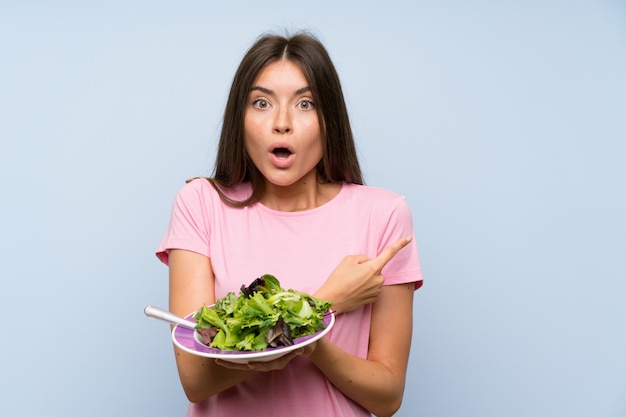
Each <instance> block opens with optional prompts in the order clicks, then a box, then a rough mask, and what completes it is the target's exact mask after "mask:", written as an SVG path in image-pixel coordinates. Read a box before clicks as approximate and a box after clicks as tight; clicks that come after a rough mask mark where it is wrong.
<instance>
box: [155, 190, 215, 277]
mask: <svg viewBox="0 0 626 417" xmlns="http://www.w3.org/2000/svg"><path fill="white" fill-rule="evenodd" d="M202 185H203V184H202V181H192V182H189V183H188V184H185V185H184V186H183V187H182V188H181V189H180V190H179V192H178V193H177V195H176V198H175V199H174V203H173V205H172V212H171V217H170V223H169V226H168V227H167V229H166V231H165V234H164V236H163V238H162V239H161V242H160V244H159V246H158V247H157V251H156V256H157V258H158V259H159V260H160V261H161V262H163V263H164V264H166V265H168V264H169V251H170V250H171V249H184V250H188V251H192V252H196V253H199V254H202V255H205V256H209V237H210V230H209V226H208V225H209V223H208V221H207V218H208V216H209V212H208V205H207V195H206V187H202Z"/></svg>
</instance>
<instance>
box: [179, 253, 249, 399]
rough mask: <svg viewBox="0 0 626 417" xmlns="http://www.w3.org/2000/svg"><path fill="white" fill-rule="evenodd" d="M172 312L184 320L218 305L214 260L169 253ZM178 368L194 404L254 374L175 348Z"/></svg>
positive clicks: (185, 388)
mask: <svg viewBox="0 0 626 417" xmlns="http://www.w3.org/2000/svg"><path fill="white" fill-rule="evenodd" d="M169 271H170V272H169V275H170V288H169V309H170V311H171V312H173V313H174V314H177V315H179V316H181V317H184V316H186V315H187V314H189V313H190V312H192V311H196V310H197V309H199V308H200V307H201V306H202V305H211V304H213V303H214V302H215V288H214V280H215V276H214V274H213V268H212V267H211V260H210V259H209V258H207V257H206V256H203V255H200V254H198V253H195V252H190V251H185V250H178V249H173V250H170V252H169ZM174 351H175V354H176V366H177V367H178V375H179V377H180V381H181V384H182V386H183V390H184V391H185V394H186V395H187V398H188V399H189V401H191V402H200V401H202V400H205V399H206V398H208V397H210V396H211V395H213V394H216V393H218V392H220V391H223V390H225V389H227V388H230V387H232V386H233V385H236V384H237V383H239V382H241V381H243V380H244V379H246V378H248V377H249V376H251V375H253V374H254V372H252V371H249V370H248V371H245V370H233V369H227V368H224V367H222V366H219V365H217V364H216V363H215V360H213V359H210V358H204V357H201V356H196V355H192V354H190V353H188V352H185V351H183V350H181V349H179V348H178V347H176V346H174Z"/></svg>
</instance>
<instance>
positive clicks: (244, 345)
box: [194, 274, 331, 351]
mask: <svg viewBox="0 0 626 417" xmlns="http://www.w3.org/2000/svg"><path fill="white" fill-rule="evenodd" d="M330 306H331V303H330V301H325V300H320V299H318V298H315V297H313V296H311V295H308V294H304V293H301V292H299V291H296V290H293V289H289V290H285V289H283V288H282V287H281V286H280V282H279V281H278V279H277V278H276V277H275V276H273V275H270V274H265V275H263V276H261V277H259V278H256V279H255V280H254V281H253V282H252V283H251V284H250V285H249V286H247V287H246V286H245V285H242V286H241V291H240V293H239V296H236V295H235V293H234V292H229V293H228V294H226V296H224V297H222V298H220V299H219V300H217V301H216V302H215V306H214V307H213V308H209V307H207V306H202V307H201V308H200V309H199V310H198V311H197V312H196V313H195V314H194V318H195V319H196V322H197V325H196V330H197V331H198V333H200V335H201V336H202V338H203V340H204V343H205V344H206V345H209V346H211V347H214V348H217V349H221V350H250V351H257V350H264V349H267V348H268V347H276V346H289V345H293V343H294V342H293V340H294V339H295V338H297V337H301V336H306V335H309V334H313V333H316V332H318V331H320V330H322V329H324V327H325V324H324V315H325V314H326V313H327V312H328V311H329V308H330Z"/></svg>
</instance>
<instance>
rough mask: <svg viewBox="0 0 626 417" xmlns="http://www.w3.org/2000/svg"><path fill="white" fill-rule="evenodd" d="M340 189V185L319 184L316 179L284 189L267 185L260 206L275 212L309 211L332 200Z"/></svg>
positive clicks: (302, 180)
mask: <svg viewBox="0 0 626 417" xmlns="http://www.w3.org/2000/svg"><path fill="white" fill-rule="evenodd" d="M340 188H341V185H340V184H326V183H319V182H318V181H317V180H316V178H309V179H306V178H303V179H301V180H300V181H298V182H297V183H295V184H292V185H289V186H286V187H283V186H277V185H274V184H271V183H268V184H267V185H266V189H265V195H264V196H263V198H261V204H263V205H264V206H266V207H269V208H271V209H273V210H277V211H305V210H311V209H314V208H317V207H320V206H321V205H323V204H326V203H327V202H329V201H330V200H332V199H333V197H335V196H336V195H337V193H338V192H339V190H340Z"/></svg>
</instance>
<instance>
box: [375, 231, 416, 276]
mask: <svg viewBox="0 0 626 417" xmlns="http://www.w3.org/2000/svg"><path fill="white" fill-rule="evenodd" d="M411 240H413V238H412V237H411V236H406V237H403V238H402V239H400V240H397V241H396V242H394V243H392V244H391V245H389V246H387V247H386V248H385V249H383V250H382V252H380V253H379V254H378V256H377V257H375V258H373V259H372V262H374V263H375V265H376V266H377V270H378V271H381V270H382V269H383V268H384V267H385V265H387V262H389V261H390V260H391V259H393V257H394V256H396V253H398V252H399V251H400V249H402V248H403V247H405V246H406V245H408V244H409V242H411Z"/></svg>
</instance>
